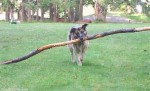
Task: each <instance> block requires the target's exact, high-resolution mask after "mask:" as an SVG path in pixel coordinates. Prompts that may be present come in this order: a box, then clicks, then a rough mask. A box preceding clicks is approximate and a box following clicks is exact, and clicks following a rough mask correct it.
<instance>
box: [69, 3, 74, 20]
mask: <svg viewBox="0 0 150 91" xmlns="http://www.w3.org/2000/svg"><path fill="white" fill-rule="evenodd" d="M68 19H69V21H70V22H74V8H73V7H72V6H71V7H70V9H69V14H68Z"/></svg>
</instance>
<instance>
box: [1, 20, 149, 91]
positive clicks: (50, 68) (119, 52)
mask: <svg viewBox="0 0 150 91" xmlns="http://www.w3.org/2000/svg"><path fill="white" fill-rule="evenodd" d="M73 25H74V24H71V23H21V24H17V25H12V24H8V23H4V22H0V26H1V27H0V61H4V60H7V59H11V58H16V57H19V56H22V55H24V54H26V53H28V52H30V51H32V50H33V49H36V48H38V47H40V46H43V45H46V44H49V43H55V42H61V41H66V36H67V32H68V30H69V29H70V28H71V27H72V26H73ZM149 25H150V24H149V23H145V24H141V23H139V24H105V23H101V24H89V26H88V27H87V30H88V32H89V35H90V34H95V33H99V32H103V31H110V30H114V29H121V28H134V27H144V26H149ZM149 36H150V32H141V33H134V34H129V33H128V34H118V35H112V36H108V37H105V38H101V39H96V40H92V41H90V45H89V48H88V51H87V52H86V56H85V59H84V64H83V67H78V66H77V65H76V64H72V63H71V62H70V54H69V50H68V48H67V47H66V46H65V47H59V48H53V49H50V50H47V51H44V52H42V53H40V54H38V55H36V56H34V57H32V58H30V59H28V60H26V61H23V62H20V63H16V64H11V65H0V91H16V90H27V91H60V90H61V91H77V90H78V91H149V90H150V84H149V83H150V66H149V65H150V55H149V54H150V37H149Z"/></svg>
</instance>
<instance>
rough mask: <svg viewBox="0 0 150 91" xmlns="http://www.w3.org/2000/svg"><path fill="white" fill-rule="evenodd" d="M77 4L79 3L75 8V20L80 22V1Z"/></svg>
mask: <svg viewBox="0 0 150 91" xmlns="http://www.w3.org/2000/svg"><path fill="white" fill-rule="evenodd" d="M76 3H77V6H76V7H75V17H74V20H75V21H78V20H79V3H80V1H78V0H77V1H76Z"/></svg>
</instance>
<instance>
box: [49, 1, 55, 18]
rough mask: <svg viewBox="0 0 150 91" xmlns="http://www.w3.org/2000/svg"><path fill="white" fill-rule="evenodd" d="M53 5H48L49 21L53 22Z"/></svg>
mask: <svg viewBox="0 0 150 91" xmlns="http://www.w3.org/2000/svg"><path fill="white" fill-rule="evenodd" d="M53 11H54V10H53V4H52V3H50V4H49V17H50V20H51V21H53Z"/></svg>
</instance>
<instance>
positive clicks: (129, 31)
mask: <svg viewBox="0 0 150 91" xmlns="http://www.w3.org/2000/svg"><path fill="white" fill-rule="evenodd" d="M142 31H150V27H142V28H131V29H119V30H114V31H108V32H103V33H100V34H95V35H92V36H88V37H85V38H83V40H82V41H85V40H93V39H96V38H100V37H105V36H108V35H113V34H118V33H134V32H142ZM80 41H81V40H80V39H75V40H71V41H66V42H60V43H54V44H48V45H45V46H42V47H40V48H38V49H36V50H33V51H32V52H30V53H28V54H27V55H24V56H22V57H19V58H16V59H11V60H7V61H4V62H0V64H11V63H17V62H20V61H23V60H26V59H28V58H30V57H32V56H34V55H36V54H38V53H40V52H42V51H44V50H47V49H50V48H53V47H59V46H65V45H69V44H73V43H77V42H80Z"/></svg>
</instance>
